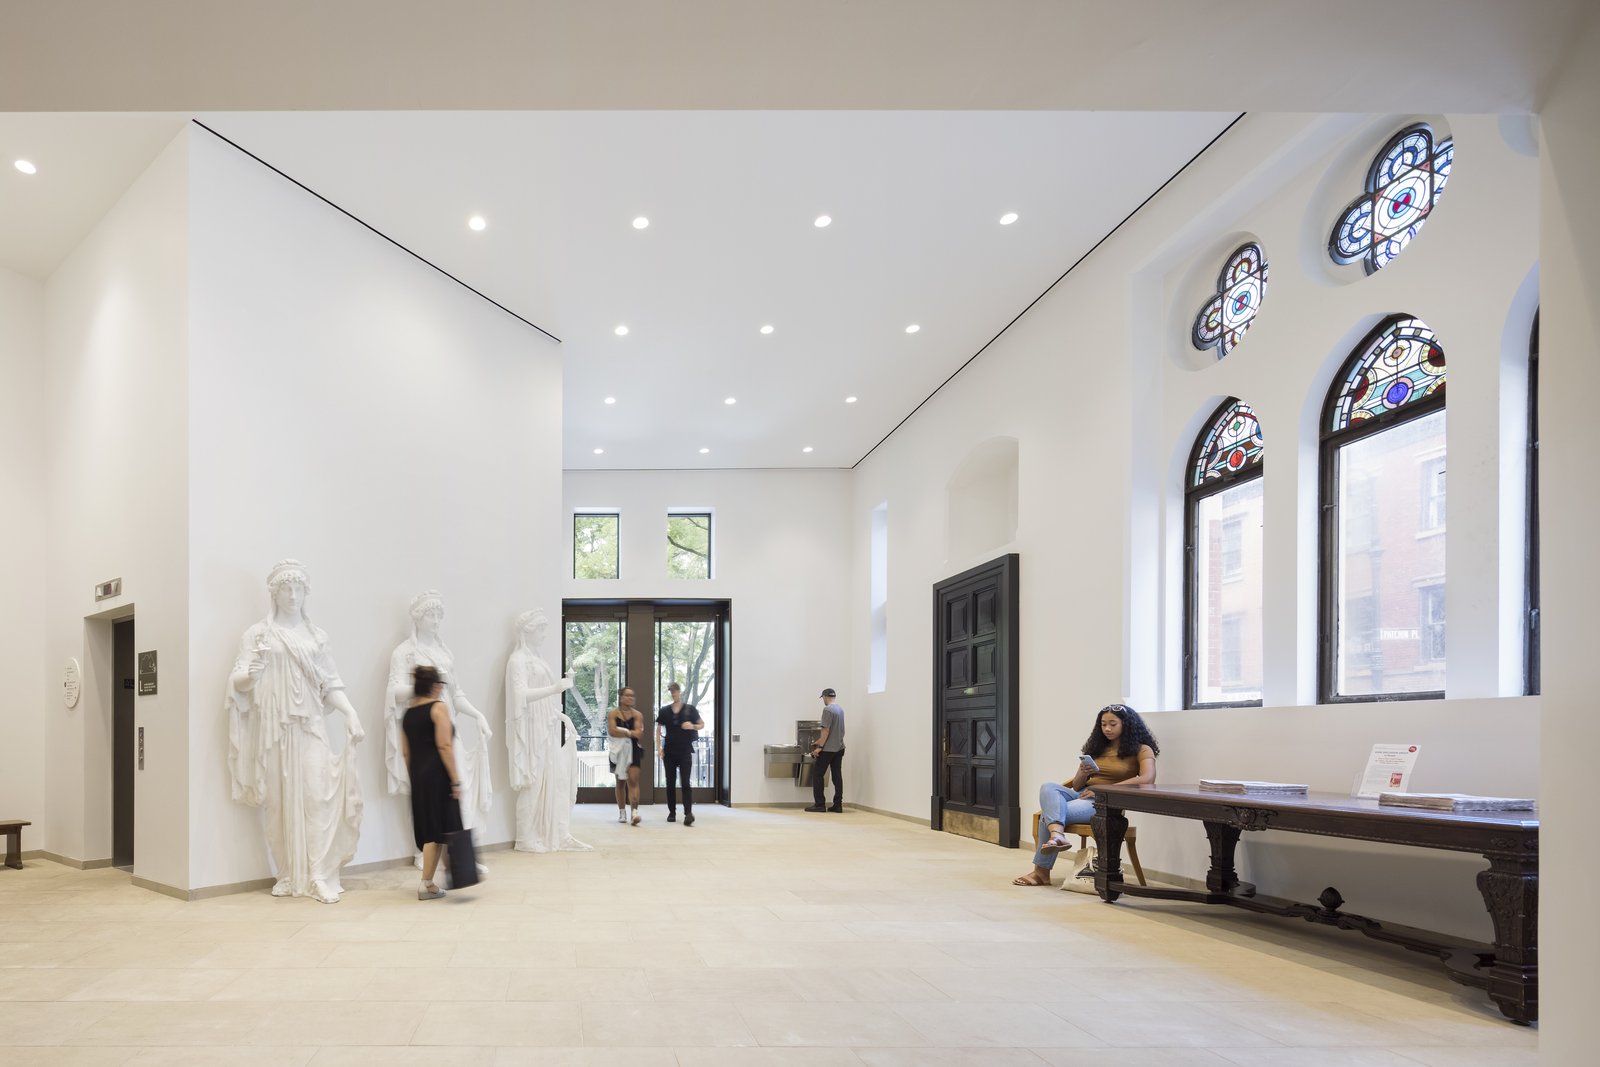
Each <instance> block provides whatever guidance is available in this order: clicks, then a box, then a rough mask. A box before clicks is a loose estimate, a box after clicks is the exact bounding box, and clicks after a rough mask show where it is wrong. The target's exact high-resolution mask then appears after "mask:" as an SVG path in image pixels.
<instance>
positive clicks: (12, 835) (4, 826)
mask: <svg viewBox="0 0 1600 1067" xmlns="http://www.w3.org/2000/svg"><path fill="white" fill-rule="evenodd" d="M32 825H33V823H31V822H29V821H28V820H26V819H0V834H5V835H6V866H7V867H11V868H13V869H15V870H19V871H20V870H22V828H23V827H24V826H32Z"/></svg>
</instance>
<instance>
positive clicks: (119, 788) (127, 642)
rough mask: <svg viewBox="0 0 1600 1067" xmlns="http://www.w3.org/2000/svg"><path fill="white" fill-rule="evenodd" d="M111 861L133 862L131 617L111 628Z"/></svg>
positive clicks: (127, 864) (116, 863)
mask: <svg viewBox="0 0 1600 1067" xmlns="http://www.w3.org/2000/svg"><path fill="white" fill-rule="evenodd" d="M111 684H112V687H113V692H112V694H111V863H112V865H113V866H116V867H132V866H133V775H134V769H135V768H134V764H135V760H137V758H138V754H137V753H136V752H135V750H134V748H135V741H134V737H135V733H136V729H137V728H136V727H135V726H134V721H133V719H134V716H133V707H134V699H133V696H134V691H135V690H134V686H135V684H137V683H135V682H134V653H133V620H132V619H122V620H121V621H119V622H116V623H113V624H112V630H111Z"/></svg>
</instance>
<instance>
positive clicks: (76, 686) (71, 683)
mask: <svg viewBox="0 0 1600 1067" xmlns="http://www.w3.org/2000/svg"><path fill="white" fill-rule="evenodd" d="M82 692H83V671H82V670H81V669H80V668H79V667H78V661H77V660H75V659H69V660H67V665H66V667H65V669H63V670H62V672H61V703H63V704H65V705H66V706H67V707H69V708H75V707H77V706H78V697H79V695H81V694H82Z"/></svg>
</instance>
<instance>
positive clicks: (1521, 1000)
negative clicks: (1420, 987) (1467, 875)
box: [1478, 853, 1539, 1026]
mask: <svg viewBox="0 0 1600 1067" xmlns="http://www.w3.org/2000/svg"><path fill="white" fill-rule="evenodd" d="M1487 858H1488V860H1489V869H1488V870H1486V871H1480V872H1479V873H1478V891H1479V892H1480V893H1482V894H1483V902H1484V904H1485V905H1486V906H1487V907H1488V909H1489V918H1490V919H1491V920H1493V922H1494V966H1493V967H1491V968H1490V969H1489V996H1490V998H1491V999H1493V1000H1494V1002H1495V1003H1496V1004H1497V1005H1499V1006H1500V1011H1501V1012H1502V1013H1503V1014H1504V1015H1505V1017H1506V1018H1508V1019H1510V1020H1511V1021H1512V1022H1514V1023H1520V1024H1522V1025H1524V1026H1526V1025H1527V1024H1529V1023H1531V1022H1534V1021H1535V1020H1537V1019H1538V1018H1539V857H1538V856H1537V855H1533V856H1527V855H1504V854H1496V853H1489V854H1488V856H1487Z"/></svg>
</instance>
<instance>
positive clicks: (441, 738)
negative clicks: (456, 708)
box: [400, 665, 461, 900]
mask: <svg viewBox="0 0 1600 1067" xmlns="http://www.w3.org/2000/svg"><path fill="white" fill-rule="evenodd" d="M443 688H444V685H443V680H442V679H441V678H440V677H439V672H438V670H437V669H435V668H433V667H429V666H425V665H424V666H419V667H418V668H417V669H416V673H415V674H414V675H413V676H412V691H413V692H414V693H415V694H416V696H415V697H414V698H413V699H412V701H411V704H410V706H409V707H407V708H406V713H405V717H404V718H403V719H401V723H400V725H401V735H400V744H401V746H402V748H403V750H404V752H405V758H406V769H407V770H408V771H410V773H411V829H412V832H413V833H414V834H415V836H416V839H417V847H418V848H419V849H421V850H422V884H421V885H420V886H418V887H417V899H418V900H433V899H435V898H437V897H442V896H444V890H443V889H440V888H439V886H438V884H437V883H435V882H434V880H433V874H434V871H435V870H437V869H438V866H439V853H440V852H441V851H442V850H443V848H444V843H445V835H446V834H450V833H453V832H455V831H457V830H460V829H461V804H460V800H461V778H460V776H459V775H458V774H457V773H456V760H455V751H454V744H453V742H454V741H455V726H454V725H453V724H452V723H451V722H450V712H449V711H448V710H447V709H446V708H445V706H444V703H443V702H442V701H441V700H440V699H439V698H440V695H441V692H442V690H443Z"/></svg>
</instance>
